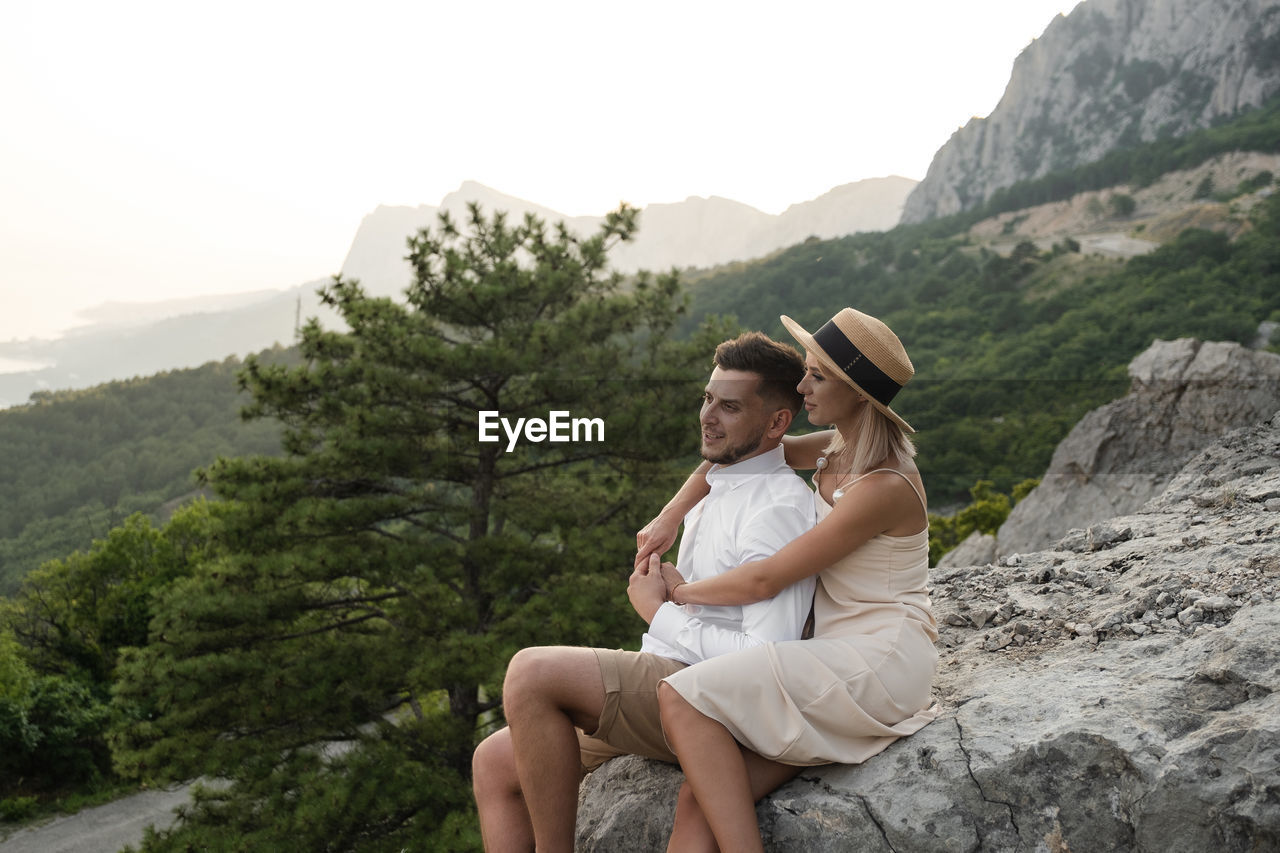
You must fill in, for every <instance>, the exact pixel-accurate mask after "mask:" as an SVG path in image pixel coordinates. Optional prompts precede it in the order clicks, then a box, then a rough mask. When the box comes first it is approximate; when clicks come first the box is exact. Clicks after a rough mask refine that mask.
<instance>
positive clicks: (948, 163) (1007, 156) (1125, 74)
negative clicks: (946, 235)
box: [903, 0, 1280, 222]
mask: <svg viewBox="0 0 1280 853" xmlns="http://www.w3.org/2000/svg"><path fill="white" fill-rule="evenodd" d="M1278 91H1280V0H1088V2H1085V3H1081V4H1080V5H1078V6H1077V7H1076V8H1075V9H1074V10H1073V11H1072V12H1071V14H1070V15H1067V16H1065V17H1064V16H1058V17H1057V18H1055V19H1054V20H1053V21H1052V22H1051V23H1050V24H1049V26H1048V28H1047V29H1046V30H1045V32H1044V34H1043V35H1041V36H1040V38H1038V39H1036V40H1035V41H1033V42H1032V43H1031V44H1030V45H1029V46H1028V47H1027V48H1026V49H1025V50H1024V51H1023V52H1022V54H1021V55H1019V56H1018V58H1017V60H1016V61H1015V62H1014V66H1013V73H1012V76H1011V77H1010V80H1009V85H1008V87H1007V88H1006V89H1005V92H1004V96H1003V97H1002V98H1001V100H1000V103H999V104H997V106H996V108H995V110H993V111H992V113H991V115H990V116H988V117H986V118H975V119H973V120H972V121H970V122H969V123H968V124H966V125H965V126H964V127H962V128H960V129H959V130H958V131H956V132H955V134H953V135H952V137H951V139H950V140H948V141H947V143H946V144H945V145H943V147H942V148H941V149H939V151H938V153H937V154H936V155H934V159H933V162H932V164H931V165H930V167H929V171H928V174H927V175H926V176H925V179H924V181H922V182H921V183H920V184H919V186H917V187H916V189H915V190H914V191H913V192H912V194H911V195H910V197H909V198H908V199H907V203H906V206H905V209H904V211H903V221H904V222H920V221H923V220H926V219H930V218H933V217H937V216H945V215H948V214H952V213H956V212H959V211H961V210H965V209H968V208H970V207H973V206H975V205H977V204H980V203H982V202H983V201H985V200H986V199H987V198H988V197H990V195H991V194H992V193H993V192H994V191H995V190H997V189H999V188H1001V187H1007V186H1010V185H1012V184H1014V183H1017V182H1018V181H1021V180H1027V179H1033V178H1037V177H1041V176H1043V175H1045V174H1048V173H1049V172H1053V171H1058V170H1064V169H1069V168H1072V167H1075V166H1079V165H1083V164H1085V163H1091V162H1093V161H1095V160H1098V159H1100V158H1101V157H1102V156H1103V155H1105V154H1106V153H1108V152H1109V151H1111V150H1113V149H1116V148H1120V147H1125V146H1128V145H1133V144H1136V143H1139V142H1146V141H1151V140H1154V139H1156V138H1160V137H1163V136H1178V135H1181V134H1184V133H1186V132H1188V131H1191V130H1194V129H1197V128H1203V127H1207V126H1209V125H1210V124H1211V123H1212V122H1213V121H1214V120H1215V119H1218V118H1220V117H1223V116H1229V115H1232V114H1234V113H1236V112H1238V111H1240V110H1241V109H1244V108H1246V107H1252V106H1258V105H1260V104H1261V103H1262V102H1263V101H1265V100H1266V99H1267V98H1269V97H1270V96H1271V95H1273V94H1275V93H1276V92H1278Z"/></svg>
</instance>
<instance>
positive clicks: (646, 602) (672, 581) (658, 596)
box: [627, 553, 684, 622]
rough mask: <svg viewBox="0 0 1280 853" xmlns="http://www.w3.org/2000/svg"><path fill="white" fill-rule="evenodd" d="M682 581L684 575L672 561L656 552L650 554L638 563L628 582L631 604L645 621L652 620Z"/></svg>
mask: <svg viewBox="0 0 1280 853" xmlns="http://www.w3.org/2000/svg"><path fill="white" fill-rule="evenodd" d="M681 583H684V577H683V576H682V575H681V574H680V572H678V571H677V570H676V567H675V566H674V565H672V564H671V563H664V562H662V558H661V557H659V556H658V555H657V554H656V553H651V554H649V558H648V560H647V561H646V562H643V563H638V564H637V565H636V567H635V570H634V571H633V572H632V573H631V578H630V579H629V580H628V582H627V597H628V598H630V599H631V606H632V607H634V608H635V609H636V612H637V613H639V614H640V618H642V619H644V621H645V622H652V621H653V616H654V614H655V613H657V612H658V608H659V607H661V606H662V604H663V602H665V601H670V600H671V591H672V590H673V589H675V587H676V586H677V585H679V584H681Z"/></svg>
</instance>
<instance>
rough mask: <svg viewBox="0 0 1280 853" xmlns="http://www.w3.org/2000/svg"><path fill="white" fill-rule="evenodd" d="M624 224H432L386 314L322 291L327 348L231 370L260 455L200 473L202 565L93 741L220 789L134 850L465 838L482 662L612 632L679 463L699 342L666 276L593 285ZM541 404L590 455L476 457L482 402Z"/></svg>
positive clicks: (622, 621) (511, 412) (385, 303)
mask: <svg viewBox="0 0 1280 853" xmlns="http://www.w3.org/2000/svg"><path fill="white" fill-rule="evenodd" d="M635 226H636V212H635V211H634V210H632V209H629V208H625V207H624V208H623V209H621V210H620V211H618V212H616V213H614V214H611V215H610V216H609V217H608V218H607V221H606V223H605V224H604V226H603V227H602V229H601V231H600V233H598V234H597V235H595V236H593V237H591V238H589V239H580V238H577V237H575V236H573V235H572V234H570V233H569V232H568V231H567V230H566V229H565V228H564V227H563V226H560V227H558V228H556V229H552V230H548V228H547V227H546V226H545V225H544V224H543V223H542V222H540V221H538V220H537V219H535V218H533V217H526V218H525V220H524V221H523V223H522V224H519V225H515V226H512V225H509V224H508V223H507V221H506V218H505V216H504V215H502V214H495V215H494V216H493V217H492V218H485V217H484V216H482V215H481V213H480V211H479V210H478V209H477V208H474V207H473V208H472V209H471V212H470V221H469V222H468V223H467V228H466V231H465V233H464V231H463V230H461V229H459V228H458V227H457V226H455V224H454V223H453V222H452V221H451V220H450V219H449V218H448V217H447V216H442V217H441V218H440V221H439V225H438V227H437V228H436V229H435V230H434V231H431V230H424V231H422V232H421V233H420V234H418V235H417V236H416V237H414V238H412V239H411V241H410V254H409V260H410V262H411V263H412V265H413V268H414V270H415V272H416V276H415V282H414V283H413V284H412V285H411V286H410V288H409V289H408V290H407V291H406V299H405V302H404V303H403V304H402V303H398V302H396V301H393V300H390V299H374V298H370V297H368V296H367V295H366V294H365V293H364V292H363V291H362V290H361V288H360V286H359V285H358V283H356V282H352V281H346V280H342V279H341V278H337V279H335V280H334V282H333V283H332V284H331V285H329V286H328V287H326V288H325V289H324V290H323V292H322V295H323V298H324V300H325V302H326V303H327V304H329V305H331V306H332V307H334V308H335V309H337V311H338V312H339V313H340V314H341V316H342V317H343V319H344V320H345V322H346V324H347V326H348V327H349V329H350V331H348V332H332V331H324V330H323V329H321V328H320V327H319V325H318V324H317V323H315V322H314V321H313V322H312V323H310V324H308V325H307V326H306V327H305V328H304V330H303V333H302V341H301V344H300V349H301V354H302V359H303V364H302V365H301V366H298V367H289V366H284V365H266V364H263V363H261V362H259V361H257V360H250V361H249V362H248V363H247V365H246V369H245V371H244V373H243V374H242V381H243V383H244V385H245V386H246V388H248V390H250V391H251V392H252V395H253V398H254V401H255V402H254V403H253V405H252V406H251V407H250V409H249V410H248V415H249V416H250V417H273V418H277V419H279V421H281V422H282V423H283V425H284V446H285V450H286V451H287V455H286V456H284V457H282V458H281V457H276V458H269V457H249V458H236V459H223V460H219V461H218V462H217V463H216V464H214V465H213V466H212V467H211V468H210V469H208V471H207V472H205V474H204V476H205V479H206V480H207V481H208V483H209V484H211V485H212V487H213V488H214V489H215V490H216V491H217V492H218V493H219V494H220V495H221V496H222V497H224V498H226V499H228V500H229V501H230V506H231V509H230V511H229V512H228V513H227V515H226V517H225V518H224V519H223V532H222V534H221V537H222V541H223V543H224V544H225V547H226V549H227V551H228V555H227V556H226V557H224V558H221V559H218V560H214V561H212V562H209V563H207V564H206V565H205V567H204V569H203V570H201V571H199V572H197V574H196V575H194V576H193V577H191V578H188V579H183V580H179V581H178V582H176V583H175V584H174V585H173V586H171V587H170V588H169V589H168V590H167V592H166V593H165V594H163V595H161V596H160V599H159V601H158V604H157V616H156V618H155V619H154V620H153V621H152V623H151V631H152V634H151V639H150V643H149V645H147V646H146V647H145V648H142V649H139V650H137V651H134V652H130V653H128V654H127V656H126V659H125V660H124V661H123V662H122V663H121V665H120V671H121V679H120V684H119V687H118V688H117V697H118V699H119V700H120V701H124V702H131V703H135V704H147V705H149V706H150V707H153V708H154V715H153V716H152V717H151V718H149V719H146V720H142V721H136V722H134V723H132V724H131V725H128V726H126V727H124V728H123V729H122V730H121V731H120V733H119V740H118V753H117V754H118V757H119V760H120V762H121V764H122V766H123V767H125V768H126V769H127V770H128V771H130V772H137V773H141V774H144V775H147V776H151V777H154V778H157V779H173V778H188V777H194V776H198V775H204V774H207V775H211V776H219V777H222V778H224V779H228V780H230V785H229V787H226V788H224V789H220V790H215V791H210V792H206V793H205V794H204V795H203V796H202V798H201V800H200V804H199V806H198V807H197V808H196V809H194V810H193V811H192V812H191V813H190V814H189V815H188V817H187V820H186V821H185V822H184V824H183V825H182V826H180V827H179V828H177V829H176V830H173V831H170V832H164V833H159V834H154V835H152V836H151V837H150V838H149V840H148V841H147V842H146V845H145V846H146V849H149V850H160V849H189V847H188V845H194V846H196V847H206V846H207V847H213V848H217V849H223V848H231V847H234V848H236V849H248V848H256V849H286V848H287V849H308V850H321V849H324V850H346V849H356V848H359V849H362V850H384V849H385V850H400V849H402V848H406V847H407V848H410V849H432V848H440V849H459V848H465V847H468V846H474V845H475V844H476V843H477V839H476V837H475V831H474V828H473V826H472V823H471V821H470V819H469V818H468V816H467V815H468V811H469V809H470V808H471V806H470V792H469V785H468V781H467V779H468V776H469V770H470V753H471V750H472V747H473V745H474V743H475V741H476V739H477V737H478V736H479V735H480V734H483V733H484V730H485V724H486V722H487V721H488V720H489V719H490V718H491V717H492V716H493V713H494V712H495V711H496V710H497V709H498V707H499V696H500V684H501V676H502V672H503V670H504V667H505V664H506V661H507V659H508V658H509V656H510V654H511V653H513V652H514V651H515V650H516V649H518V648H519V647H521V646H524V645H529V644H535V643H559V642H563V643H590V644H604V643H610V644H616V643H621V642H625V641H627V640H630V639H632V638H633V637H634V636H635V635H636V628H637V627H638V625H637V622H636V620H635V618H634V616H632V615H631V611H630V609H629V607H627V605H626V598H625V584H626V577H627V575H628V574H629V572H630V556H631V554H632V552H633V549H634V531H635V530H636V529H638V527H639V526H640V525H641V524H642V523H643V522H644V521H645V520H646V519H647V518H648V517H649V516H650V515H651V514H652V512H653V511H655V510H656V508H657V506H658V505H659V503H660V502H661V500H662V499H663V498H664V497H665V496H666V495H668V494H669V493H670V491H671V490H672V489H673V488H674V487H675V485H676V484H677V483H678V479H677V478H678V476H679V475H678V474H676V473H675V469H674V468H673V467H672V466H671V464H670V460H671V459H672V458H673V457H680V456H681V455H682V454H691V453H693V452H694V451H695V449H696V427H695V423H696V422H695V421H694V417H695V411H694V406H695V405H696V403H695V402H694V401H696V399H697V396H696V392H697V390H698V389H699V388H700V387H701V382H702V381H703V380H704V379H705V372H706V366H707V365H708V364H709V362H710V353H711V349H712V346H713V345H714V343H715V342H716V341H717V340H719V339H720V335H721V334H722V330H713V329H710V328H706V329H704V331H703V333H701V334H699V335H695V336H694V337H693V338H692V339H689V340H686V341H684V342H681V343H675V342H673V341H672V339H671V338H672V336H671V334H670V332H671V330H672V328H673V325H674V323H675V322H676V319H677V317H678V315H679V314H680V313H681V311H682V310H683V307H682V303H681V301H680V290H679V283H678V281H677V280H676V277H675V276H674V274H672V275H669V276H663V277H658V278H656V279H655V278H651V277H650V276H648V275H641V276H639V277H638V278H636V279H635V280H634V281H624V280H623V279H622V278H621V277H620V276H619V275H617V274H616V273H610V272H609V271H608V268H607V248H608V246H609V245H611V244H612V243H613V242H614V241H616V240H625V239H629V238H630V237H631V235H632V234H633V233H634V230H635ZM695 382H696V384H694V383H695ZM552 411H562V412H570V413H572V416H573V417H589V418H599V419H601V420H602V421H603V424H604V436H603V438H604V440H603V441H594V440H593V441H587V440H585V436H580V437H579V440H578V441H570V442H565V443H552V442H551V441H537V440H524V439H522V440H520V441H518V442H515V444H514V446H509V443H508V439H507V437H506V436H505V435H501V436H500V440H499V441H497V442H493V443H490V442H481V441H480V440H479V419H480V417H481V413H482V412H496V413H500V415H501V417H503V418H506V419H507V420H508V421H509V422H515V420H516V419H517V418H527V419H532V418H541V419H548V417H549V415H548V413H549V412H552ZM595 437H598V436H595V435H593V438H595ZM325 744H341V747H340V748H337V749H330V750H325V749H324V748H323V747H324V745H325Z"/></svg>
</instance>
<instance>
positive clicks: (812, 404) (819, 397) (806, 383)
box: [796, 353, 863, 426]
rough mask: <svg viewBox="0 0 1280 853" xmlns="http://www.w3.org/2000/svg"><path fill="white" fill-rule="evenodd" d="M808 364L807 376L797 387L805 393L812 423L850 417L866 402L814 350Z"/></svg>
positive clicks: (805, 364)
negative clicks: (814, 355) (815, 355)
mask: <svg viewBox="0 0 1280 853" xmlns="http://www.w3.org/2000/svg"><path fill="white" fill-rule="evenodd" d="M804 367H805V371H804V379H801V380H800V384H799V385H797V386H796V390H797V391H799V392H800V393H801V394H803V395H804V410H805V413H806V414H807V415H808V416H809V423H811V424H813V425H814V426H826V425H829V424H838V423H841V422H845V421H848V420H850V419H851V418H852V417H853V416H854V414H855V413H856V412H857V411H858V408H859V407H860V406H861V405H863V401H862V398H861V397H860V396H859V395H858V392H857V391H855V390H853V388H852V386H850V385H849V383H847V382H845V381H844V380H843V379H841V378H840V376H839V375H838V374H832V373H831V372H830V371H828V370H827V368H826V367H824V366H823V364H822V362H820V361H818V359H816V358H814V357H813V353H805V357H804Z"/></svg>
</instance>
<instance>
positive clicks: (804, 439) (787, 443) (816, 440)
mask: <svg viewBox="0 0 1280 853" xmlns="http://www.w3.org/2000/svg"><path fill="white" fill-rule="evenodd" d="M830 441H831V430H828V429H820V430H818V431H817V432H808V433H805V434H804V435H784V436H783V437H782V452H783V453H784V454H786V457H787V465H789V466H790V467H792V468H794V469H796V470H797V471H812V470H813V469H814V468H816V467H818V457H819V456H821V455H822V452H823V451H824V450H826V447H827V444H828V443H829V442H830Z"/></svg>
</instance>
